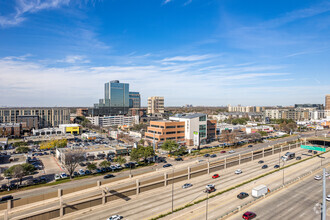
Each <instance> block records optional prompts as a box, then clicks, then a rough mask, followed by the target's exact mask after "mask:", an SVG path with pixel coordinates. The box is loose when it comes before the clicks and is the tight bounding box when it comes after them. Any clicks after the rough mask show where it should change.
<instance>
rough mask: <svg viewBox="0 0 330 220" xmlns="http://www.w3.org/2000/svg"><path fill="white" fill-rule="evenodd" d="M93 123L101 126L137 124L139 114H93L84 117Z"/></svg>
mask: <svg viewBox="0 0 330 220" xmlns="http://www.w3.org/2000/svg"><path fill="white" fill-rule="evenodd" d="M86 118H87V119H88V120H89V121H90V122H91V123H92V124H93V125H95V126H101V127H110V126H123V125H126V126H133V125H134V124H139V116H138V115H136V116H123V115H116V116H94V117H86Z"/></svg>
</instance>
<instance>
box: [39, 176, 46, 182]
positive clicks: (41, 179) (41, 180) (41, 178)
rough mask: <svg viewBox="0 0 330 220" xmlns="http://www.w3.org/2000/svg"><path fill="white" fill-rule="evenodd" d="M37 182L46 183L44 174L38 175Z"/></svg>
mask: <svg viewBox="0 0 330 220" xmlns="http://www.w3.org/2000/svg"><path fill="white" fill-rule="evenodd" d="M39 182H40V183H46V182H47V179H46V177H44V176H42V177H40V179H39Z"/></svg>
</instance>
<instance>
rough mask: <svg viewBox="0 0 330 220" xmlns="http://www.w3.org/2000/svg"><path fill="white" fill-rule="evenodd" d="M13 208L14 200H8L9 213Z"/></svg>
mask: <svg viewBox="0 0 330 220" xmlns="http://www.w3.org/2000/svg"><path fill="white" fill-rule="evenodd" d="M11 208H12V200H7V211H10V210H11Z"/></svg>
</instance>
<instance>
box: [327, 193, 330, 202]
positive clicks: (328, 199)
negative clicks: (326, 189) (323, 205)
mask: <svg viewBox="0 0 330 220" xmlns="http://www.w3.org/2000/svg"><path fill="white" fill-rule="evenodd" d="M326 200H327V201H328V202H330V194H329V195H327V198H326Z"/></svg>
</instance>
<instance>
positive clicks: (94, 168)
mask: <svg viewBox="0 0 330 220" xmlns="http://www.w3.org/2000/svg"><path fill="white" fill-rule="evenodd" d="M96 168H97V166H96V163H90V164H88V165H87V169H89V170H96Z"/></svg>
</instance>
